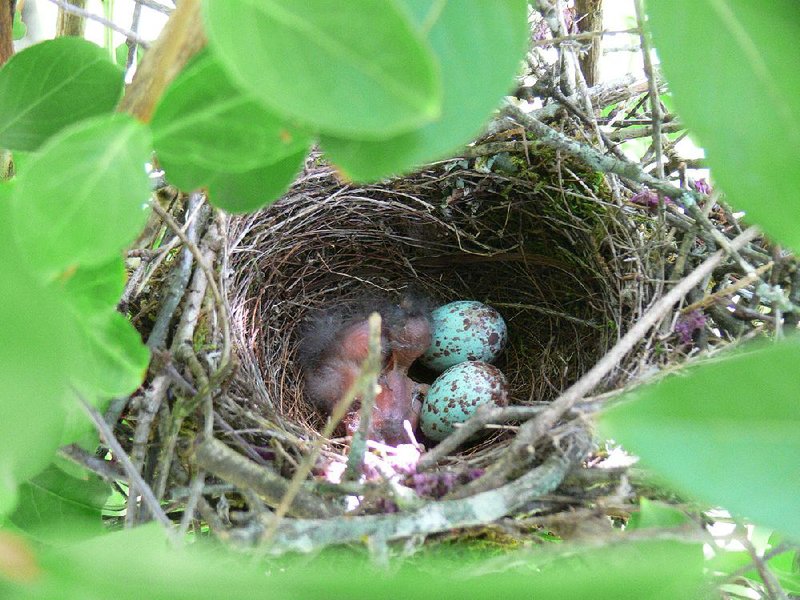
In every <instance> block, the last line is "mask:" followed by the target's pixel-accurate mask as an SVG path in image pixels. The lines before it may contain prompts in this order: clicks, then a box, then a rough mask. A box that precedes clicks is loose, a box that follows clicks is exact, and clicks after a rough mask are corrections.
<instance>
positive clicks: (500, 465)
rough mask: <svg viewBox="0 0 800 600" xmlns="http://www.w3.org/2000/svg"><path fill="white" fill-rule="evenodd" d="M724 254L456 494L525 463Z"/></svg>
mask: <svg viewBox="0 0 800 600" xmlns="http://www.w3.org/2000/svg"><path fill="white" fill-rule="evenodd" d="M757 235H758V230H757V229H756V228H755V227H751V228H750V229H747V230H746V231H745V232H744V233H742V234H741V235H739V236H738V237H736V238H735V239H734V240H733V241H732V242H731V246H732V247H733V248H741V247H742V246H744V245H745V244H746V243H747V242H749V241H750V240H751V239H753V238H754V237H756V236H757ZM724 257H725V252H724V251H721V250H720V251H717V252H716V253H715V254H713V255H712V256H710V257H708V258H707V259H706V260H705V261H704V262H703V263H701V264H700V266H698V267H697V268H696V269H695V270H694V271H692V272H691V273H689V275H687V276H686V277H685V278H684V279H682V280H681V281H680V282H678V283H677V284H676V285H675V287H673V288H672V289H671V290H670V291H669V292H667V293H666V294H665V295H664V296H663V297H662V298H661V299H660V300H659V301H658V302H656V303H655V304H654V305H653V306H652V308H650V310H649V311H648V312H646V313H645V314H644V315H642V317H641V318H640V319H639V320H638V321H637V322H636V323H635V324H634V325H633V327H631V328H630V329H629V330H628V332H627V333H626V334H625V335H624V336H622V338H621V339H620V340H619V341H618V342H617V343H616V344H615V345H614V347H613V348H611V350H609V351H608V352H607V353H606V354H605V355H604V356H603V358H601V359H600V360H599V361H598V362H597V363H596V364H595V365H594V366H593V367H592V368H591V369H590V370H589V371H588V372H587V373H586V374H584V375H583V376H582V377H581V378H580V379H579V380H578V381H576V382H575V383H574V384H573V385H572V386H570V387H569V388H568V389H567V390H566V391H565V392H564V393H563V394H561V396H559V397H558V398H557V399H556V400H554V401H553V402H552V403H551V405H550V406H549V407H548V408H547V409H546V410H544V411H543V412H542V413H541V414H539V415H538V416H537V417H536V418H535V419H533V420H531V421H528V422H527V423H524V424H523V425H522V426H520V428H519V431H518V433H517V436H516V437H515V438H514V440H513V441H512V442H511V445H510V446H509V448H508V450H506V452H505V453H504V454H503V456H502V457H501V458H500V459H499V460H498V461H496V462H495V463H494V464H492V466H491V467H489V469H488V470H487V471H486V474H485V475H484V476H483V477H481V478H480V479H477V480H476V481H473V482H471V483H469V484H467V485H465V486H464V487H463V488H460V489H459V490H457V494H458V496H459V497H464V496H468V495H472V494H475V493H478V492H482V491H484V490H487V489H492V488H495V487H498V486H499V485H502V484H503V483H504V482H505V481H506V479H507V477H508V476H509V474H510V473H511V472H512V471H514V470H515V469H518V468H520V467H522V466H524V465H526V464H528V463H529V461H530V460H531V456H532V454H533V450H534V446H535V444H536V443H537V442H538V441H539V440H540V439H541V438H542V437H543V436H544V435H545V434H546V432H547V431H548V430H549V429H550V428H551V427H552V426H553V425H554V424H555V422H556V421H557V420H558V419H559V418H561V416H562V415H564V413H566V411H568V410H569V409H570V408H572V406H573V405H574V404H575V403H577V402H578V401H580V399H581V398H583V397H584V396H585V395H586V394H588V393H589V392H591V391H592V389H594V387H595V386H597V385H598V384H599V383H600V382H601V381H602V379H603V378H604V377H605V376H606V375H607V374H608V373H610V372H611V371H612V370H613V369H614V367H615V366H617V365H618V364H619V362H620V360H621V359H622V358H623V357H624V356H625V355H626V354H628V352H630V351H631V350H632V349H633V347H634V346H635V345H636V344H637V343H638V342H639V340H641V339H642V338H643V337H644V336H645V334H646V333H647V332H648V331H649V330H650V329H651V328H652V327H653V326H654V325H656V324H657V323H658V322H659V321H660V320H661V319H663V318H664V316H665V315H666V314H667V313H668V312H669V310H670V309H671V308H672V306H673V305H674V304H675V303H676V302H678V301H679V300H680V299H681V298H683V297H684V296H685V295H686V294H687V293H688V292H689V291H690V290H691V289H693V288H694V287H695V286H696V285H697V284H698V283H700V282H701V281H702V280H703V279H704V278H705V277H706V276H707V275H708V274H710V273H711V272H712V271H713V270H714V267H716V266H717V264H719V263H720V261H722V259H723V258H724Z"/></svg>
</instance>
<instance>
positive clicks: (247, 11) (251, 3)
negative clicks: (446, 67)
mask: <svg viewBox="0 0 800 600" xmlns="http://www.w3.org/2000/svg"><path fill="white" fill-rule="evenodd" d="M203 9H204V17H205V24H206V31H207V33H208V37H209V43H210V44H211V46H212V48H213V49H214V51H215V53H216V55H217V56H218V57H219V59H220V60H221V61H222V63H223V64H224V66H225V68H226V69H228V71H229V73H230V74H231V76H232V77H233V79H234V80H235V81H236V82H237V83H238V84H239V85H240V86H242V88H243V89H246V90H249V91H251V92H253V93H254V94H255V95H256V96H257V97H258V99H259V100H260V101H262V102H263V103H264V104H265V105H266V106H267V107H269V108H270V109H272V110H274V111H276V112H277V113H279V114H281V115H285V116H286V117H290V118H296V119H298V120H299V121H300V122H302V123H304V124H308V125H310V126H312V127H314V128H318V129H319V130H321V131H324V132H327V133H331V134H338V135H342V136H358V137H363V138H368V139H382V138H386V137H389V136H391V135H396V134H399V133H402V132H404V131H408V130H410V129H413V128H415V127H419V126H420V125H422V124H424V123H426V122H428V121H430V120H431V119H434V118H435V117H437V116H438V114H439V110H440V108H441V98H442V88H441V81H440V79H439V75H438V72H437V69H436V66H435V63H434V59H433V56H432V54H431V52H430V49H429V47H428V45H427V43H426V42H425V40H424V39H423V37H422V35H420V34H419V32H418V31H416V29H415V28H414V27H413V25H412V23H411V22H410V19H409V17H408V16H407V15H406V14H405V13H404V11H402V10H401V9H400V7H399V6H398V3H397V2H396V0H348V1H347V2H341V1H339V0H306V1H305V2H278V1H276V0H227V1H226V2H216V1H213V0H205V1H204V2H203Z"/></svg>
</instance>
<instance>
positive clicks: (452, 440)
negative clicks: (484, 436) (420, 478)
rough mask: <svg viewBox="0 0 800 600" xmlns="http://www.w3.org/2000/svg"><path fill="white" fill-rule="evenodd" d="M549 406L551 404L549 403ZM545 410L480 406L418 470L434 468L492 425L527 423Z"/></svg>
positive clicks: (432, 452) (437, 446) (427, 454)
mask: <svg viewBox="0 0 800 600" xmlns="http://www.w3.org/2000/svg"><path fill="white" fill-rule="evenodd" d="M548 404H549V403H548ZM544 409H545V407H543V406H507V407H500V406H490V405H488V404H484V405H482V406H479V407H478V409H477V410H476V411H475V414H474V415H473V416H472V417H470V418H469V419H468V420H467V421H465V422H464V423H463V424H462V425H461V426H460V427H458V428H457V429H456V430H455V431H454V432H453V433H451V434H450V435H448V436H447V437H446V438H444V439H443V440H442V441H441V442H439V443H438V444H437V445H436V446H434V447H433V448H432V449H431V450H429V451H428V452H426V453H425V454H423V455H422V457H421V458H420V460H419V463H417V469H426V468H428V467H432V466H433V465H435V464H436V463H437V462H439V461H440V460H441V459H442V458H444V457H445V456H447V455H448V454H450V453H451V452H453V451H454V450H456V449H457V448H458V447H459V446H460V445H461V444H463V443H465V442H466V441H468V440H469V439H470V438H471V437H472V436H473V435H475V434H476V433H478V432H479V431H481V430H482V429H483V428H484V427H485V426H486V425H489V424H492V423H507V422H508V421H527V420H528V419H531V418H533V417H535V416H536V415H538V414H539V413H540V412H542V411H543V410H544Z"/></svg>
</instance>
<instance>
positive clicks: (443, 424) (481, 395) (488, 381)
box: [419, 361, 508, 441]
mask: <svg viewBox="0 0 800 600" xmlns="http://www.w3.org/2000/svg"><path fill="white" fill-rule="evenodd" d="M489 403H494V404H497V405H498V406H506V405H508V383H507V382H506V378H505V376H504V375H503V373H502V372H501V371H500V369H498V368H497V367H495V366H493V365H490V364H488V363H485V362H480V361H468V362H462V363H459V364H457V365H454V366H452V367H450V368H449V369H447V370H446V371H445V372H444V373H442V374H441V375H439V377H437V378H436V381H434V382H433V385H431V387H430V389H429V390H428V395H427V396H425V401H424V402H423V404H422V412H421V413H420V416H419V424H420V429H422V433H424V434H425V435H426V436H427V437H429V438H430V439H432V440H436V441H439V440H443V439H444V438H446V437H447V436H448V435H449V434H451V433H452V432H453V430H454V429H455V428H456V424H457V423H463V422H464V421H466V420H467V419H469V418H470V417H471V416H472V415H473V414H474V413H475V411H476V410H477V409H478V407H479V406H481V405H482V404H489Z"/></svg>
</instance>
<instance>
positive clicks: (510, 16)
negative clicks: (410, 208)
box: [321, 0, 529, 181]
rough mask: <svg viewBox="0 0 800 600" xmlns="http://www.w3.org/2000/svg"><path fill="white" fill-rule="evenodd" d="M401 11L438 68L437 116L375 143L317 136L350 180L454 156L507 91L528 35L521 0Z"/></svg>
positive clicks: (413, 3) (421, 0) (421, 5)
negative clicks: (411, 17)
mask: <svg viewBox="0 0 800 600" xmlns="http://www.w3.org/2000/svg"><path fill="white" fill-rule="evenodd" d="M403 4H405V5H407V7H408V8H409V10H412V11H413V13H414V14H415V16H416V19H417V20H418V21H420V22H421V25H420V27H421V28H422V30H423V32H427V35H428V38H429V41H430V43H431V46H432V47H433V50H434V52H435V54H436V57H437V59H438V61H439V66H440V69H441V73H442V83H443V86H444V99H443V103H442V113H441V116H440V117H439V118H438V119H436V120H435V121H433V122H432V123H430V124H428V125H426V126H424V127H422V128H420V129H417V130H416V131H413V132H410V133H407V134H404V135H400V136H397V137H393V138H391V139H388V140H383V141H380V142H369V141H362V140H358V139H343V138H344V136H342V137H334V136H325V135H324V136H322V138H321V144H322V147H323V149H324V150H325V151H326V152H327V154H328V156H329V157H330V158H331V160H333V161H334V162H335V163H336V164H337V165H338V166H339V167H340V168H341V169H342V170H343V172H344V173H345V174H346V175H347V176H348V177H350V178H351V179H354V180H360V181H364V180H376V179H380V178H382V177H385V176H388V175H393V174H398V173H400V172H402V171H407V170H409V169H411V168H413V167H415V166H418V165H421V164H424V163H427V162H430V161H432V160H437V159H440V158H444V157H446V156H448V155H450V154H452V153H453V152H456V151H458V150H460V149H461V148H462V147H463V146H464V145H465V144H467V143H468V142H470V141H471V140H472V139H474V138H475V136H476V135H477V134H478V133H479V132H480V130H481V128H482V127H483V125H484V123H485V122H486V120H487V119H488V118H489V115H490V114H491V112H492V110H493V109H494V108H496V107H497V105H498V104H499V103H500V100H501V98H502V96H503V95H504V94H507V93H508V92H509V90H510V89H511V88H512V86H513V82H514V75H515V74H516V73H517V71H518V69H519V65H520V61H521V60H522V58H523V57H524V55H525V49H526V47H527V40H528V35H529V32H528V22H527V18H526V17H527V2H525V0H498V1H495V2H485V1H484V0H461V1H459V2H446V3H437V2H428V1H427V0H403ZM437 11H441V12H437ZM351 137H353V138H355V137H357V136H351Z"/></svg>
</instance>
